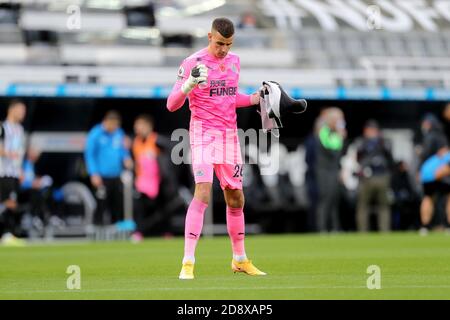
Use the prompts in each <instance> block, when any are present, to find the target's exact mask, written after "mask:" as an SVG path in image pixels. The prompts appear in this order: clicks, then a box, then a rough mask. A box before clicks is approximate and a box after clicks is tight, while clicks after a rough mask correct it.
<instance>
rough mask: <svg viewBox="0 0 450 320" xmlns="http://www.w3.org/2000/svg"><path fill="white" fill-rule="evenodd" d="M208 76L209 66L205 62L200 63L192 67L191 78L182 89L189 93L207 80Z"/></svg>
mask: <svg viewBox="0 0 450 320" xmlns="http://www.w3.org/2000/svg"><path fill="white" fill-rule="evenodd" d="M207 78H208V68H207V67H206V66H205V65H204V64H199V65H197V66H195V67H194V68H192V70H191V74H190V75H189V78H188V79H187V80H186V81H185V82H184V83H183V85H182V86H181V91H183V93H184V94H188V93H189V92H191V91H192V89H194V88H195V86H196V85H198V84H199V83H201V82H206V81H207Z"/></svg>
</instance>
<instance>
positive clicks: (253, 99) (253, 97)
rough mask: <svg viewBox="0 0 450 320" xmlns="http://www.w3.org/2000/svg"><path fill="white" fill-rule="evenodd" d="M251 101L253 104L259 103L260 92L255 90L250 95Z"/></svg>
mask: <svg viewBox="0 0 450 320" xmlns="http://www.w3.org/2000/svg"><path fill="white" fill-rule="evenodd" d="M250 103H251V104H252V106H254V105H256V104H259V92H255V93H254V94H252V95H251V96H250Z"/></svg>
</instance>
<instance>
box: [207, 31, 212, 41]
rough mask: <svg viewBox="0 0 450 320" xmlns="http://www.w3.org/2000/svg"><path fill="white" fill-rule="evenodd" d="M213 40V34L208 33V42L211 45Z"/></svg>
mask: <svg viewBox="0 0 450 320" xmlns="http://www.w3.org/2000/svg"><path fill="white" fill-rule="evenodd" d="M211 40H212V33H211V32H208V41H209V42H210V43H211Z"/></svg>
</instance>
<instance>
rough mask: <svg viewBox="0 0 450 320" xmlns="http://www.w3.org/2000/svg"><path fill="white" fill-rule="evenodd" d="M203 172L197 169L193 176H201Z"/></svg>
mask: <svg viewBox="0 0 450 320" xmlns="http://www.w3.org/2000/svg"><path fill="white" fill-rule="evenodd" d="M204 175H205V174H204V173H203V171H202V170H198V171H197V172H196V173H195V176H196V177H203V176H204Z"/></svg>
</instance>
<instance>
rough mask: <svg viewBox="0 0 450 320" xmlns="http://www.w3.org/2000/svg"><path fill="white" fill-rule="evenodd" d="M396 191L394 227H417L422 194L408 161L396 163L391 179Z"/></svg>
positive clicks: (394, 191)
mask: <svg viewBox="0 0 450 320" xmlns="http://www.w3.org/2000/svg"><path fill="white" fill-rule="evenodd" d="M391 186H392V191H393V193H394V204H393V215H392V216H393V220H394V221H393V227H394V229H396V230H406V229H410V228H414V229H416V228H417V222H418V221H417V217H418V216H419V210H418V208H419V206H420V196H419V194H418V193H417V191H416V188H415V187H414V185H413V182H412V179H411V176H410V173H409V168H408V165H407V163H406V162H404V161H399V162H397V163H396V164H395V167H394V171H393V173H392V179H391Z"/></svg>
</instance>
